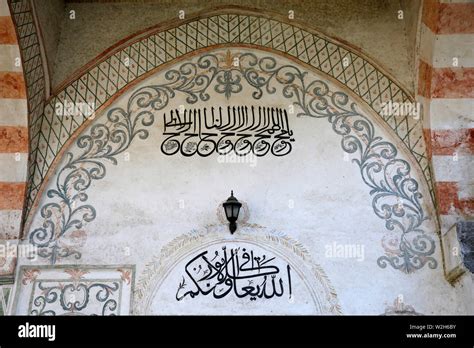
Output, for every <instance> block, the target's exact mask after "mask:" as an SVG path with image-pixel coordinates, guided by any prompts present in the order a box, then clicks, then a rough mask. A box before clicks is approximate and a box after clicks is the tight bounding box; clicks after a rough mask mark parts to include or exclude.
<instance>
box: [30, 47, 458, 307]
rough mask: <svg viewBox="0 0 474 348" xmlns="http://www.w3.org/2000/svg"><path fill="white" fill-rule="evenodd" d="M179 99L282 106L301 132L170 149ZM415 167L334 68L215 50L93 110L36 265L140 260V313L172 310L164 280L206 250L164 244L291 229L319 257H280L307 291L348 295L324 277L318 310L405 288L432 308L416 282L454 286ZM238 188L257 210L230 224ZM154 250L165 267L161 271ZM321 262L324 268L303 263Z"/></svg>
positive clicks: (39, 237)
mask: <svg viewBox="0 0 474 348" xmlns="http://www.w3.org/2000/svg"><path fill="white" fill-rule="evenodd" d="M235 58H237V60H236V59H235ZM236 61H237V62H238V64H234V62H236ZM181 105H183V106H184V105H185V107H184V108H185V109H187V110H191V109H192V110H198V109H199V110H201V112H202V113H203V110H204V108H207V110H208V114H207V115H208V116H209V117H208V118H209V119H210V112H209V111H210V108H212V107H213V106H214V107H215V108H216V110H217V108H218V107H219V106H221V107H222V108H223V110H226V109H227V106H229V107H231V110H232V112H233V110H234V109H233V107H234V106H247V107H250V108H251V106H254V107H255V109H257V108H258V107H259V106H260V107H261V108H262V107H266V108H274V109H275V110H276V109H281V110H285V111H286V115H287V116H288V122H289V124H288V130H291V132H292V133H291V138H293V139H294V141H291V140H290V139H288V138H285V140H284V141H283V143H282V144H283V145H282V146H283V148H286V149H287V150H288V149H290V151H286V153H284V154H283V155H281V156H278V155H276V154H275V153H274V151H273V152H272V150H268V151H266V152H265V153H264V154H260V155H258V154H257V155H256V156H255V161H254V162H252V160H249V161H248V162H245V161H244V162H243V163H236V162H237V160H235V161H234V162H233V160H231V159H230V158H227V159H225V158H224V159H219V156H218V155H217V154H216V152H215V151H213V152H211V153H209V154H207V153H205V152H204V153H201V155H199V154H198V150H197V148H199V144H195V147H193V146H189V148H190V151H189V152H186V151H187V150H186V148H187V147H188V146H184V148H185V150H183V151H184V153H182V152H181V151H180V152H176V153H174V150H173V151H171V152H169V153H165V152H166V146H165V144H166V139H167V138H168V137H169V135H165V134H164V133H165V127H164V125H165V123H166V122H167V120H168V121H169V120H170V118H169V117H170V116H171V111H172V110H176V109H179V108H180V106H181ZM290 106H292V107H293V111H292V112H290V109H291V108H290ZM175 115H176V114H175ZM193 117H194V116H193ZM208 121H209V120H208ZM193 122H194V121H193ZM168 126H170V127H172V126H173V124H172V123H169V124H168ZM253 136H254V135H253ZM217 137H218V138H219V137H220V136H217ZM195 139H198V138H195ZM180 141H181V144H189V143H191V141H190V140H189V139H187V140H184V139H181V140H180ZM273 141H281V139H273V140H272V144H270V145H273ZM196 143H197V142H196ZM202 145H203V144H202ZM270 147H271V146H270ZM206 151H207V150H206ZM413 168H414V162H413V159H412V158H411V156H410V154H409V153H407V152H406V151H405V147H404V146H403V145H401V144H400V142H399V140H398V137H397V136H395V135H394V134H393V133H392V131H391V130H390V129H388V127H386V125H385V123H384V122H381V121H380V119H379V117H378V116H377V115H374V113H373V112H372V111H371V110H370V109H369V108H368V107H367V106H366V105H365V104H364V103H363V102H362V101H361V100H360V99H358V97H357V96H355V95H354V94H353V93H352V92H350V91H349V90H347V89H346V88H345V87H344V86H341V85H340V84H339V83H338V82H337V81H335V80H333V79H331V78H328V77H327V76H326V75H322V74H320V73H318V72H317V71H313V70H310V69H307V68H306V67H304V66H301V65H298V64H295V63H294V62H293V61H291V60H289V59H288V58H286V57H283V56H280V55H278V54H275V53H269V52H266V51H261V50H256V49H251V48H241V47H239V48H216V49H213V50H209V51H207V52H205V53H203V54H201V55H197V56H190V57H188V59H186V60H185V61H179V62H176V63H175V64H174V65H172V66H170V67H168V68H167V69H165V70H163V71H160V72H158V73H156V74H155V75H153V76H150V77H149V78H148V79H146V80H144V81H142V82H141V83H140V84H138V85H136V86H134V88H133V89H130V90H128V91H127V92H126V93H124V94H123V95H122V96H121V97H120V98H118V99H117V100H116V101H115V102H114V104H113V105H111V106H109V108H107V109H105V110H104V112H103V113H102V114H100V115H97V116H96V118H95V119H94V120H93V122H92V123H91V124H90V125H89V127H87V128H86V129H84V131H83V132H82V133H81V134H80V136H79V137H78V138H77V140H76V141H75V143H74V144H73V145H72V146H71V147H70V148H69V149H68V151H67V152H66V154H65V156H64V157H63V159H62V160H61V162H60V163H59V165H58V167H57V170H56V172H55V175H54V176H52V177H51V178H50V180H49V182H48V184H47V190H46V191H45V192H46V194H44V195H43V196H42V197H41V200H40V206H41V208H40V209H39V210H38V212H37V214H36V215H35V217H34V220H33V224H32V227H31V229H30V230H29V231H28V234H27V241H29V242H31V243H32V244H33V245H35V246H37V247H38V248H39V249H40V257H39V258H38V260H36V261H33V262H32V263H33V264H42V263H52V264H53V265H64V264H71V263H73V264H77V263H79V264H95V265H97V264H115V265H117V264H121V263H126V264H134V265H135V266H136V270H137V279H138V282H137V286H138V287H137V290H136V292H135V295H136V296H137V298H140V296H141V298H142V300H143V299H147V300H146V301H148V302H146V301H145V300H143V301H145V302H142V303H148V305H145V307H143V306H142V305H140V304H138V303H137V313H140V314H141V313H147V312H149V311H150V308H151V307H153V308H159V307H160V305H159V304H153V305H151V303H152V302H153V298H159V296H158V297H156V296H154V295H155V294H158V291H159V290H157V289H169V292H167V293H168V294H169V293H172V290H173V289H174V290H176V287H178V286H179V282H178V284H177V283H176V278H175V277H176V276H177V274H180V272H181V273H182V272H184V268H185V267H184V264H183V262H185V261H186V258H188V257H191V256H192V255H195V254H196V253H197V252H199V251H201V250H202V246H196V247H195V248H192V249H184V250H185V251H182V254H179V255H180V256H179V257H176V259H173V255H172V254H170V255H168V256H167V254H166V250H167V249H166V248H167V246H169V245H173V248H177V249H178V253H179V248H180V245H181V244H180V242H179V241H180V240H181V239H185V238H186V237H185V236H187V235H188V232H186V231H192V230H199V231H201V234H202V235H205V236H206V237H205V238H207V239H206V241H207V242H206V243H211V242H210V241H212V238H211V236H212V235H214V236H215V237H216V240H220V243H229V245H230V248H233V247H234V248H235V247H236V245H237V244H238V243H244V242H246V243H248V240H244V241H242V238H244V239H245V238H250V237H249V236H254V237H252V238H254V239H253V243H254V244H256V248H257V249H258V250H259V252H263V250H267V251H268V248H269V245H271V236H272V235H277V236H278V235H279V234H281V235H282V236H286V237H288V238H289V239H290V240H292V241H293V242H294V243H295V245H298V248H300V247H301V249H303V250H306V251H307V252H308V255H310V258H308V259H307V260H306V261H304V262H302V263H301V264H300V267H298V266H295V264H294V259H292V258H291V257H289V256H288V255H286V256H284V257H280V261H279V262H282V263H283V264H284V263H286V264H291V265H293V266H294V268H295V269H297V270H298V272H299V273H300V274H301V275H302V276H301V277H300V282H304V281H308V282H312V283H313V286H311V287H308V289H315V288H316V289H332V290H331V291H329V292H328V293H334V296H335V298H337V299H338V300H334V299H333V300H331V301H332V302H331V301H328V300H327V299H326V300H321V298H324V296H323V295H324V291H321V290H319V292H317V293H318V294H319V297H317V298H319V300H318V301H316V302H315V303H318V306H319V308H320V309H319V310H318V309H314V311H313V313H315V314H317V313H319V314H321V313H325V314H327V313H330V312H331V310H328V309H327V308H330V306H329V307H328V304H329V303H332V304H333V305H334V304H335V303H337V304H338V305H339V303H340V308H342V309H341V311H342V312H344V313H374V314H375V313H382V312H383V304H384V303H386V302H387V301H389V302H392V301H393V298H395V297H396V296H397V295H398V294H399V293H400V292H401V291H402V292H403V293H407V294H409V296H411V297H413V298H415V299H416V300H417V301H418V303H419V304H420V306H421V308H422V309H423V308H425V309H427V310H428V311H430V310H432V311H436V310H439V308H437V307H436V306H438V305H437V304H432V303H430V301H427V300H426V299H424V298H422V297H420V296H419V295H418V292H417V288H418V286H419V284H424V286H425V287H426V288H430V289H432V291H434V292H440V296H441V294H442V295H443V296H445V295H446V296H451V297H452V296H453V295H447V289H446V288H445V285H444V283H443V274H442V267H440V264H441V258H440V253H439V245H438V240H437V236H436V232H435V228H434V222H433V220H432V218H431V216H433V215H432V214H433V213H432V209H431V206H430V203H429V199H428V202H427V200H426V197H429V191H428V189H427V188H426V187H425V186H424V185H423V184H422V182H423V181H422V178H421V176H420V173H418V172H417V171H416V170H413ZM230 189H234V190H235V193H236V195H237V197H238V198H239V199H241V200H243V201H244V202H245V203H246V204H245V206H246V207H247V208H246V211H247V215H245V216H246V217H245V219H244V220H243V221H240V224H241V225H240V234H239V230H238V231H237V233H236V234H235V235H234V236H231V235H230V234H229V232H228V230H227V227H226V222H225V220H223V219H222V216H220V215H222V213H219V211H220V209H221V206H220V204H221V203H222V200H223V199H225V198H226V197H227V195H228V194H229V190H230ZM63 222H66V224H64V223H63ZM275 231H278V232H275ZM265 236H267V237H265ZM286 237H285V238H286ZM189 238H191V239H192V238H193V237H192V236H191V237H189ZM209 238H211V239H209ZM232 238H234V239H232ZM265 238H267V239H265ZM176 240H177V241H178V242H176ZM173 241H175V242H173ZM293 242H292V243H293ZM288 246H289V247H290V248H291V243H290V244H287V247H288ZM347 246H349V248H348V249H345V248H346V247H347ZM183 247H184V246H183ZM298 248H296V249H298ZM341 248H342V249H341ZM354 248H355V249H354ZM341 250H342V254H341V253H340V251H341ZM214 251H215V250H214ZM270 252H272V253H278V250H277V249H275V248H274V249H271V250H270ZM163 255H164V256H163ZM280 256H281V255H280ZM157 259H158V260H164V262H165V263H166V265H167V267H165V268H164V269H165V270H166V271H165V273H167V274H169V275H170V276H169V277H164V276H156V274H155V275H154V274H153V271H150V267H151V269H153V264H154V262H156V260H157ZM158 262H160V261H158ZM150 265H152V266H150ZM313 265H316V266H313ZM312 267H317V269H319V270H321V273H319V274H324V276H321V279H324V280H321V279H318V277H317V276H315V275H314V273H313V274H312V275H310V273H308V272H307V271H305V269H311V268H312ZM348 270H349V272H351V278H352V279H353V280H354V281H353V282H351V284H347V277H348V275H347V272H348ZM150 272H152V274H151V275H150ZM406 273H414V275H412V276H410V277H407V276H406ZM413 277H416V282H414V281H413V279H414V278H413ZM170 279H171V281H170ZM147 281H148V285H146V286H142V287H141V288H140V284H142V285H143V284H145V283H147ZM166 281H170V283H166ZM295 281H296V280H295ZM157 284H159V285H157ZM314 284H316V285H314ZM380 284H383V286H380ZM354 291H355V292H356V293H360V294H363V293H368V292H370V293H371V301H369V302H364V301H354ZM387 291H388V292H387ZM430 291H431V290H430ZM302 293H303V294H304V292H302ZM308 293H311V292H310V290H308ZM388 293H390V295H388ZM361 298H362V297H361ZM206 299H208V297H206ZM270 300H271V299H270ZM150 301H151V302H150ZM229 301H230V302H229V303H232V300H231V299H230V298H229ZM178 302H179V301H178ZM174 305H176V304H173V306H174ZM140 306H142V307H140ZM433 306H434V307H436V308H434V307H433ZM441 306H442V305H441ZM315 308H318V307H315ZM321 308H325V309H323V310H321ZM334 308H336V307H333V310H332V313H333V314H337V313H336V312H338V311H337V310H334ZM305 310H306V309H305ZM262 311H263V309H262ZM178 312H179V311H178ZM288 312H290V311H288ZM422 312H423V310H422ZM424 312H426V311H424ZM269 313H270V312H269Z"/></svg>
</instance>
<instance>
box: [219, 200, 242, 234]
mask: <svg viewBox="0 0 474 348" xmlns="http://www.w3.org/2000/svg"><path fill="white" fill-rule="evenodd" d="M222 205H223V206H224V211H225V216H226V217H227V220H229V230H230V233H234V232H235V230H236V229H237V224H236V221H237V218H238V217H239V211H240V207H242V203H240V202H239V201H238V200H237V198H235V197H234V191H230V197H229V198H227V201H225V202H224V203H222Z"/></svg>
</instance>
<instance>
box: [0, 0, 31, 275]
mask: <svg viewBox="0 0 474 348" xmlns="http://www.w3.org/2000/svg"><path fill="white" fill-rule="evenodd" d="M27 120H28V107H27V96H26V87H25V80H24V76H23V69H22V64H21V59H20V49H19V45H18V41H17V35H16V32H15V27H14V25H13V21H12V18H11V15H10V10H9V7H8V4H7V0H0V243H3V244H4V243H6V241H15V240H17V239H18V237H19V233H20V226H21V215H22V210H23V204H24V197H25V187H26V171H27V162H28V124H27V123H28V122H27ZM14 262H15V260H14V258H11V257H10V258H9V257H7V258H5V257H2V255H0V276H5V275H11V274H12V273H13V271H14V266H15V265H14Z"/></svg>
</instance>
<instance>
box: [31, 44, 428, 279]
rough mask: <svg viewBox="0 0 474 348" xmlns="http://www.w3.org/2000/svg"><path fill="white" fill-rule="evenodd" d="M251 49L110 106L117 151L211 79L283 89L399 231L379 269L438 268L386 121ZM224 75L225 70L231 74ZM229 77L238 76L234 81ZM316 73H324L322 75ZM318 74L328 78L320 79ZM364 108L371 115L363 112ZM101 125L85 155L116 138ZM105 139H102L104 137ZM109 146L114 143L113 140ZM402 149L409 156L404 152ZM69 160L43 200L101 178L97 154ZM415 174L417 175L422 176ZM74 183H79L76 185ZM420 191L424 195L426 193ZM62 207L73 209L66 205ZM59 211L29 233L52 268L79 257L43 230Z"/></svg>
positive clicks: (198, 64)
mask: <svg viewBox="0 0 474 348" xmlns="http://www.w3.org/2000/svg"><path fill="white" fill-rule="evenodd" d="M214 50H216V51H219V52H220V56H217V55H216V54H213V52H214ZM231 51H232V52H231ZM253 51H254V50H249V49H247V51H245V52H244V53H243V52H240V53H236V49H235V48H233V49H232V50H231V49H229V48H228V47H227V53H224V52H225V51H224V50H223V49H222V47H221V48H213V50H211V51H208V52H207V53H206V54H203V55H201V56H199V57H193V58H192V62H190V61H187V62H185V63H182V65H180V66H178V67H177V68H175V69H172V70H168V71H167V73H166V74H165V80H168V81H166V82H164V83H163V84H153V85H148V86H147V85H144V86H142V87H140V88H139V89H137V90H136V91H134V92H133V93H131V96H130V98H129V100H128V102H127V107H126V108H125V109H122V108H113V109H111V110H110V111H109V112H108V115H107V116H108V122H111V123H112V124H113V123H116V124H117V125H118V127H119V128H121V127H123V126H124V125H126V124H128V125H130V127H125V128H124V129H122V130H121V131H124V134H125V135H126V136H125V137H124V139H123V144H122V141H119V142H118V144H119V148H118V149H119V150H122V149H123V148H124V146H128V145H129V144H130V142H131V140H132V138H134V137H137V136H138V137H141V138H142V139H143V138H146V136H147V135H148V132H147V130H146V129H142V128H141V126H143V128H146V127H147V126H150V125H151V124H152V123H153V112H154V111H159V110H161V109H163V108H164V107H166V106H167V105H168V102H169V101H170V100H171V99H172V98H173V97H174V96H175V94H176V93H178V92H179V93H182V94H185V95H186V96H187V101H188V102H189V103H191V104H192V103H193V102H196V101H198V100H199V99H200V100H202V101H207V100H208V97H209V96H208V94H207V88H208V87H209V86H210V85H211V82H212V83H213V86H214V90H215V91H216V92H217V93H221V94H222V93H224V92H220V89H219V88H217V87H218V85H220V84H223V82H222V81H220V80H219V77H222V76H227V77H228V78H230V80H234V78H235V79H236V80H238V81H240V80H242V82H245V83H247V85H248V86H249V88H250V89H252V90H253V91H254V93H253V94H252V95H253V97H254V98H255V99H258V98H259V96H261V95H262V94H263V93H267V94H272V93H275V88H274V85H275V84H279V85H281V86H283V87H282V91H281V92H282V97H285V98H287V99H288V100H289V101H290V102H292V103H293V104H294V105H296V106H297V107H298V108H299V111H298V112H299V115H301V116H308V117H313V118H323V119H326V120H327V121H329V122H330V123H331V125H332V129H333V130H334V131H335V133H336V134H337V135H339V136H341V146H342V149H343V150H344V151H345V152H346V153H348V154H351V155H353V154H360V158H359V159H354V161H355V163H357V165H358V166H359V168H360V172H361V176H362V179H363V181H364V182H365V184H366V185H367V186H368V187H369V188H370V189H371V191H370V195H371V197H372V200H373V201H372V206H373V209H374V213H375V214H376V215H377V216H378V217H379V218H381V219H383V220H385V225H386V228H387V229H388V230H390V231H393V230H394V229H395V230H396V231H397V232H400V236H399V239H398V245H397V246H396V247H395V248H394V249H393V250H387V249H386V251H387V255H385V256H381V257H380V258H379V259H378V263H379V265H380V266H381V267H382V268H385V267H386V266H387V265H390V266H392V267H394V268H396V269H399V270H402V271H404V272H412V271H414V270H416V269H419V268H421V267H423V266H425V265H426V264H427V265H428V266H429V267H430V268H435V267H436V266H437V262H436V260H435V259H434V258H433V257H432V255H433V253H434V250H435V244H434V241H433V240H432V239H431V237H429V236H428V235H427V234H425V233H424V232H425V231H424V230H423V228H422V224H423V222H424V221H425V220H426V217H427V215H428V216H429V215H431V214H426V213H425V212H424V210H423V208H422V206H421V205H420V199H421V198H422V195H421V193H420V191H421V188H420V187H419V183H418V181H417V180H415V179H413V178H412V177H411V175H410V171H411V166H410V163H408V162H407V161H405V160H402V159H400V158H399V157H398V150H397V149H398V148H400V149H401V150H402V149H404V147H403V146H402V145H401V142H400V141H399V144H398V145H397V146H395V145H393V144H392V143H390V142H387V141H386V139H383V138H382V137H380V136H379V135H378V134H376V132H375V127H374V124H373V122H375V123H378V124H381V125H384V124H385V123H384V122H382V120H380V119H379V118H378V117H377V116H376V115H374V114H373V111H372V112H370V111H369V112H367V111H364V112H361V111H358V110H357V107H356V103H355V102H352V101H350V100H353V99H354V98H355V100H357V101H358V102H360V98H359V99H358V98H357V97H356V96H355V95H354V94H353V93H352V92H350V91H349V92H347V93H349V94H351V98H349V96H348V94H346V93H345V92H344V91H347V88H344V91H340V90H338V89H330V88H329V87H328V84H327V83H326V82H324V81H323V80H319V79H316V80H313V78H312V77H311V78H308V77H307V73H306V72H305V71H302V70H301V69H300V67H301V64H297V65H293V64H286V63H280V64H277V62H276V60H275V59H274V58H272V57H271V56H265V55H264V53H259V54H258V55H257V54H254V53H252V52H253ZM255 52H256V51H255ZM219 57H220V58H219ZM233 57H238V59H239V61H240V63H239V68H233V67H232V61H233V60H234V59H233ZM175 63H176V62H175ZM226 73H230V76H229V75H226ZM233 73H234V74H235V75H236V76H232V74H233ZM220 74H224V75H220ZM237 75H238V76H237ZM319 75H321V74H320V73H319ZM323 76H324V77H325V78H327V77H326V76H325V75H323ZM216 81H217V82H216ZM332 83H333V84H334V85H337V86H341V83H340V82H337V81H335V80H333V81H332ZM272 84H273V85H272ZM241 89H242V88H240V89H238V90H241ZM225 90H226V89H224V90H222V91H225ZM230 93H234V92H232V91H231V92H230ZM235 93H237V92H235ZM360 103H361V102H360ZM365 109H367V110H370V109H369V108H367V107H365ZM122 121H123V122H122ZM101 127H102V128H101ZM103 127H105V125H104V124H95V125H94V127H92V129H91V131H90V133H91V134H90V135H89V134H86V135H84V136H81V137H80V138H79V139H78V144H79V145H80V147H81V148H84V149H85V150H86V154H87V152H90V151H92V150H91V149H92V145H91V144H92V143H94V142H95V141H97V142H98V143H99V144H102V146H106V144H107V143H108V142H109V141H110V139H113V138H110V137H113V132H108V131H106V129H105V128H103ZM385 128H387V127H385ZM110 134H111V135H110ZM104 136H105V138H103V137H104ZM392 140H393V141H395V140H397V137H396V136H394V135H393V139H392ZM112 142H115V141H113V140H112ZM125 148H126V147H125ZM101 150H102V149H101V148H100V147H99V148H98V150H97V151H99V152H97V153H101V152H100V151H101ZM93 151H96V150H93ZM405 151H406V152H407V154H408V155H407V156H408V157H409V153H408V150H405ZM116 153H118V152H117V151H115V150H114V149H113V148H111V149H108V150H106V154H107V155H108V156H109V157H110V156H111V155H115V154H116ZM68 156H69V157H68V158H69V160H68V163H67V165H68V166H69V168H68V167H67V166H66V167H63V168H61V172H62V171H63V169H66V170H67V171H69V170H72V171H74V170H80V173H79V172H77V173H76V174H77V175H71V174H69V175H68V176H67V177H68V178H70V179H68V180H71V178H72V181H70V182H67V183H64V184H61V185H59V186H58V187H57V190H56V191H54V190H53V191H48V197H50V198H52V197H54V196H59V197H61V196H62V195H59V194H57V192H60V191H61V190H64V187H75V185H76V184H78V185H79V187H80V188H79V189H77V191H78V192H77V197H80V198H84V199H80V201H81V204H82V202H84V201H85V200H87V195H86V194H85V192H84V191H85V189H87V188H88V186H89V185H90V182H91V181H92V180H95V179H102V178H103V175H105V169H104V168H103V166H102V165H97V163H96V161H95V160H96V159H97V158H95V157H94V161H90V162H91V167H90V168H89V169H87V167H86V169H85V167H83V166H81V167H80V168H79V169H78V168H77V167H76V166H75V164H74V163H75V162H74V158H73V156H72V155H71V154H70V153H68ZM86 159H87V158H86ZM80 160H81V165H83V164H84V158H82V157H81V158H80ZM411 162H412V165H413V164H414V163H416V162H415V161H414V160H413V159H412V160H411ZM67 171H66V172H67ZM379 174H380V175H379ZM83 175H86V177H83ZM417 177H421V174H419V175H417ZM74 179H76V180H77V179H79V180H81V181H80V182H74ZM379 180H380V181H379ZM81 187H82V188H81ZM423 192H424V193H426V192H429V191H428V189H427V188H424V189H423ZM63 194H64V195H67V194H68V193H67V192H63ZM427 195H429V194H425V197H426V196H427ZM398 199H399V200H400V203H402V204H403V205H402V208H400V207H399V206H398V204H399V203H398V202H397V200H398ZM63 203H64V202H63ZM65 203H66V204H70V203H71V202H69V201H67V202H65ZM57 207H59V205H58V204H57V203H55V202H51V203H48V204H45V205H44V206H43V207H42V209H41V215H42V217H43V218H45V223H43V224H42V226H43V227H38V228H36V229H35V230H33V231H32V232H31V233H30V235H29V238H30V241H32V243H33V244H36V245H37V246H38V247H42V248H43V247H45V248H46V249H45V251H44V254H43V255H42V256H44V257H46V258H49V259H50V260H51V262H52V263H55V262H56V259H57V257H58V256H59V257H67V256H71V255H76V256H79V257H80V252H78V251H77V250H73V249H71V248H63V250H59V253H58V252H57V251H55V250H56V249H54V248H55V247H56V242H57V240H56V239H54V240H53V239H52V236H53V235H59V236H62V235H64V233H65V232H67V231H66V230H64V231H63V230H61V231H60V232H58V233H57V232H55V231H52V230H48V228H50V227H54V226H55V224H54V221H52V220H51V214H50V213H51V209H56V208H57ZM403 207H404V208H403ZM76 208H77V209H79V208H81V209H82V208H84V211H83V213H84V214H85V215H83V217H82V219H83V220H84V221H86V222H90V221H92V220H93V219H94V218H95V210H94V209H93V207H91V206H88V205H84V206H81V207H79V208H78V207H75V209H73V210H76ZM69 210H71V209H69ZM61 214H62V212H61ZM81 214H82V213H81ZM70 219H71V216H68V217H67V218H66V219H61V220H67V221H69V220H70ZM74 221H75V220H74ZM49 236H51V238H49ZM48 238H49V239H48ZM392 247H393V246H392ZM53 249H54V250H53ZM388 249H389V248H388ZM394 255H395V256H394Z"/></svg>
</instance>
